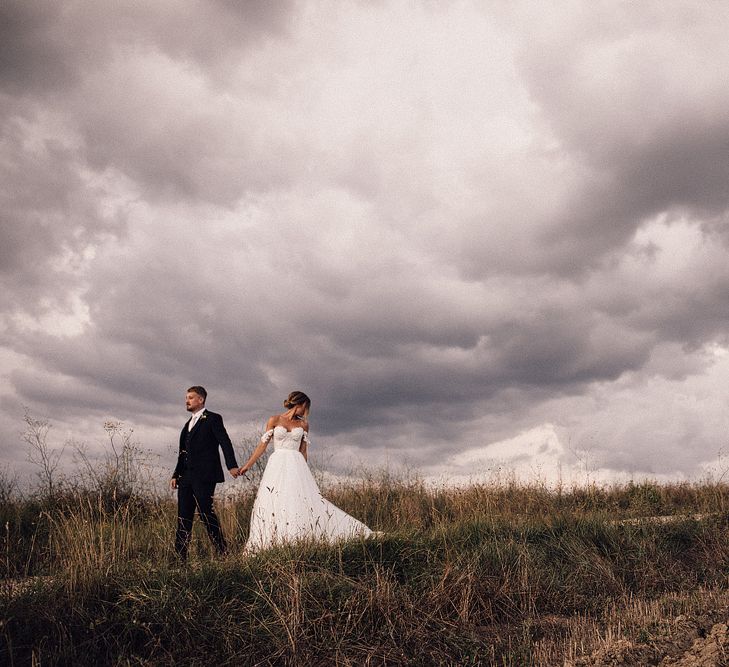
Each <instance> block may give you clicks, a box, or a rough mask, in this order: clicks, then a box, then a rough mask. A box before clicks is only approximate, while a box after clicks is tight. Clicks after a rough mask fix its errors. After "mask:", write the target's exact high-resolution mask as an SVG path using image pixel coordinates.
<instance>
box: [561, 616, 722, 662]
mask: <svg viewBox="0 0 729 667" xmlns="http://www.w3.org/2000/svg"><path fill="white" fill-rule="evenodd" d="M717 613H719V612H717ZM721 613H722V614H723V616H724V620H723V621H720V622H716V618H715V617H716V614H707V615H706V616H702V617H697V618H692V617H689V616H678V617H676V618H675V619H673V621H671V622H666V624H665V625H664V626H663V627H659V628H655V634H653V635H647V634H646V635H645V636H643V637H642V640H641V641H634V640H630V639H626V638H619V639H617V638H616V639H612V640H606V641H604V643H603V645H602V646H600V647H599V648H597V649H596V650H595V651H593V652H592V653H591V654H590V655H589V656H584V657H581V658H578V659H576V660H574V661H567V662H565V663H564V665H565V667H617V666H622V667H646V666H647V665H656V666H658V667H669V666H670V667H673V666H677V667H726V666H727V665H729V630H728V628H727V623H728V622H729V610H727V609H724V610H722V612H721Z"/></svg>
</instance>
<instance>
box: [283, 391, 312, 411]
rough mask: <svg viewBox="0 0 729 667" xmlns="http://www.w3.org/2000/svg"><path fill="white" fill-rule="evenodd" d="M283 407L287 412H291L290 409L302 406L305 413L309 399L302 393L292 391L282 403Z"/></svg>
mask: <svg viewBox="0 0 729 667" xmlns="http://www.w3.org/2000/svg"><path fill="white" fill-rule="evenodd" d="M283 405H284V407H285V408H286V409H287V410H291V408H295V407H296V406H297V405H303V406H304V407H305V408H306V411H307V412H309V408H310V407H311V399H310V398H309V397H308V396H307V395H306V394H305V393H304V392H303V391H292V392H291V393H290V394H289V395H288V397H287V398H286V400H285V401H284V402H283Z"/></svg>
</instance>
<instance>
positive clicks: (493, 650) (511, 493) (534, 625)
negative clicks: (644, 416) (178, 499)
mask: <svg viewBox="0 0 729 667" xmlns="http://www.w3.org/2000/svg"><path fill="white" fill-rule="evenodd" d="M728 490H729V489H728V488H727V486H726V485H722V484H710V483H706V484H696V485H690V484H675V485H657V484H649V483H645V484H641V485H632V484H631V485H625V486H614V487H595V486H593V487H588V488H584V489H582V488H580V489H571V490H569V491H565V490H557V491H553V490H548V489H545V488H543V487H540V486H536V485H535V486H528V485H521V486H520V485H516V484H510V485H495V486H486V485H475V486H471V487H468V488H464V489H441V490H432V489H428V488H427V487H426V486H425V485H424V484H422V483H421V482H419V481H418V480H412V479H410V480H397V479H392V478H389V477H387V476H383V477H381V478H380V479H375V478H372V477H371V478H369V479H365V480H363V481H361V482H359V483H353V484H350V485H347V486H341V487H338V488H335V489H330V490H329V492H328V493H327V495H328V497H329V498H330V499H331V500H332V501H333V502H335V503H336V504H338V505H339V506H341V507H342V508H343V509H345V510H346V511H349V512H350V513H352V514H353V515H355V516H356V517H357V518H359V519H362V520H363V521H365V522H366V523H368V524H369V525H370V526H371V527H373V528H375V529H378V530H383V531H385V533H386V534H385V536H384V537H382V538H378V539H372V540H363V541H352V542H348V543H346V544H340V545H336V546H324V545H319V544H308V545H293V546H289V547H286V548H280V549H275V550H270V551H267V552H264V553H262V554H259V555H258V556H256V557H248V558H246V557H243V556H242V555H241V553H240V552H241V548H242V545H243V544H244V542H245V538H246V533H247V521H248V516H249V513H250V506H251V503H252V498H251V497H246V498H242V499H240V500H239V501H237V502H235V503H227V504H223V505H221V506H220V507H219V514H220V516H221V521H222V524H223V527H224V530H225V531H226V534H227V535H228V537H229V541H230V542H231V554H230V555H229V556H228V557H227V558H225V559H222V560H214V559H213V558H212V556H211V554H210V551H209V546H208V544H207V539H206V537H205V536H204V535H203V534H202V531H201V530H199V526H198V529H197V530H196V534H195V537H194V549H193V554H192V559H191V563H190V565H188V566H187V567H177V566H175V565H173V564H172V562H171V541H172V533H173V530H174V520H175V508H174V506H173V504H172V502H171V501H169V500H163V499H158V500H150V499H147V500H145V499H141V498H131V499H127V500H126V501H125V502H122V503H117V504H114V503H109V502H107V500H108V499H104V498H94V497H93V495H90V494H76V495H74V494H71V495H69V496H62V495H59V496H58V497H55V498H53V499H52V500H49V499H46V500H45V501H43V502H40V501H31V500H18V499H15V500H10V499H7V500H6V501H5V502H4V503H3V504H2V505H1V506H0V520H1V521H2V525H3V526H5V534H4V538H3V540H4V541H3V544H2V558H3V567H4V569H5V572H4V574H5V577H6V578H12V579H13V580H15V581H17V580H18V578H19V577H23V576H28V575H29V576H31V577H33V576H35V577H37V578H36V579H30V580H29V582H30V583H29V584H28V585H27V586H26V587H16V588H15V589H14V591H13V592H12V593H9V592H6V593H5V594H3V595H0V610H1V612H0V619H1V621H2V626H1V627H0V663H3V664H30V663H31V662H33V661H34V660H35V661H36V663H40V664H75V665H98V664H149V665H152V664H154V665H172V664H185V665H188V664H189V665H196V664H200V665H211V664H216V665H249V664H250V665H258V664H261V665H266V664H283V665H287V664H290V665H328V664H341V665H362V664H373V665H378V664H383V665H384V664H388V665H393V664H394V665H398V664H403V665H406V664H407V665H438V664H444V665H446V664H459V665H468V664H498V665H528V664H547V662H545V661H546V660H547V658H546V657H545V656H551V657H552V658H554V660H555V663H554V664H562V663H561V662H559V659H560V656H562V655H566V653H567V652H569V651H574V645H575V641H576V639H575V637H576V635H575V632H576V631H575V628H576V627H578V625H579V627H580V628H581V630H580V632H582V633H583V634H585V636H587V634H589V633H587V631H586V630H585V629H584V623H585V622H586V619H596V622H598V621H599V619H609V618H611V616H610V614H612V615H613V616H614V615H615V613H616V612H615V609H616V608H618V607H620V605H628V604H634V603H635V601H636V600H640V601H643V603H644V605H645V607H646V609H648V608H649V607H650V605H651V604H653V603H654V601H657V600H661V599H663V598H664V597H665V596H667V595H673V596H678V598H677V599H679V600H680V601H681V602H680V604H679V603H676V604H678V605H679V606H680V605H684V607H686V606H687V605H688V606H690V605H689V602H688V601H689V600H693V597H692V596H694V595H695V593H696V591H697V590H700V589H710V590H713V591H722V590H725V589H726V588H727V581H728V579H727V578H728V575H729V512H727V510H726V504H725V503H726V499H727V497H728V496H727V491H728ZM655 515H671V516H673V517H675V519H674V520H673V521H670V522H666V523H656V522H637V523H632V522H630V521H626V520H630V519H635V518H636V517H640V516H655ZM696 515H700V516H699V517H698V518H696ZM196 523H198V522H196ZM712 595H718V593H713V594H712ZM655 604H657V602H656V603H655ZM691 604H694V605H700V602H698V601H696V602H692V603H691ZM650 608H651V609H653V611H652V612H651V613H652V614H653V615H654V616H655V615H656V614H658V613H659V612H657V611H655V609H654V607H650ZM631 613H633V612H631ZM634 616H635V614H634ZM631 618H632V617H631ZM636 618H637V616H636ZM545 619H563V622H562V621H560V623H561V625H560V624H559V623H558V624H557V626H555V627H557V629H555V627H551V626H550V629H549V632H546V631H545V627H546V626H545V623H547V620H545ZM550 622H551V621H550ZM554 622H555V623H556V622H557V621H554ZM606 622H607V621H606ZM580 624H582V625H580ZM639 626H640V621H638V620H636V621H635V627H636V630H635V632H636V636H641V637H642V636H643V634H640V633H641V632H642V633H644V634H645V633H646V632H647V631H646V630H645V628H644V627H642V626H640V627H639ZM545 634H549V635H551V638H550V639H549V640H548V639H547V638H546V637H545ZM593 634H595V641H598V639H597V635H598V634H599V633H593ZM646 636H647V635H646ZM547 641H549V642H552V643H551V644H549V646H548V647H547V644H546V643H545V642H547ZM570 647H572V648H570ZM540 656H541V657H540Z"/></svg>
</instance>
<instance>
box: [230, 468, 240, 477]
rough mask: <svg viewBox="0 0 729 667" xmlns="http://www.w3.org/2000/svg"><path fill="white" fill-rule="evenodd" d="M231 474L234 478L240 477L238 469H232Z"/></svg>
mask: <svg viewBox="0 0 729 667" xmlns="http://www.w3.org/2000/svg"><path fill="white" fill-rule="evenodd" d="M230 474H231V475H233V477H234V478H235V477H238V468H230Z"/></svg>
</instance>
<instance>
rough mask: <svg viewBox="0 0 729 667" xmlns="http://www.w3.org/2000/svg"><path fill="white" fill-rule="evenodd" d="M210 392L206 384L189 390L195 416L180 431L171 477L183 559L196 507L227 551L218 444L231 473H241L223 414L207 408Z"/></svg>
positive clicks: (178, 549)
mask: <svg viewBox="0 0 729 667" xmlns="http://www.w3.org/2000/svg"><path fill="white" fill-rule="evenodd" d="M207 395H208V392H206V391H205V388H204V387H199V386H196V387H190V388H189V389H188V390H187V394H186V395H185V407H186V408H187V411H188V412H190V413H192V416H191V417H190V419H189V420H188V421H187V423H186V424H185V426H184V427H183V429H182V433H180V454H179V456H178V458H177V466H176V467H175V472H174V473H173V474H172V479H171V480H170V487H171V488H172V489H177V531H176V533H175V551H176V552H177V555H178V556H179V557H180V559H181V560H182V561H185V560H186V559H187V549H188V547H189V546H190V537H191V536H192V521H193V518H194V516H195V508H197V511H198V514H199V515H200V518H201V519H202V522H203V524H205V528H206V529H207V531H208V535H209V536H210V540H211V541H212V543H213V546H214V547H215V549H216V551H217V552H218V554H221V555H222V554H223V553H225V539H224V538H223V534H222V533H221V532H220V523H219V522H218V517H217V516H216V515H215V510H214V509H213V494H214V493H215V485H216V484H217V483H218V482H222V481H223V480H224V477H223V468H222V466H221V465H220V454H219V452H218V447H219V446H220V447H221V448H222V449H223V455H224V456H225V465H226V467H227V468H228V470H230V474H231V475H233V477H238V464H237V463H236V460H235V453H234V452H233V444H232V443H231V441H230V438H229V437H228V433H227V432H226V430H225V426H223V418H222V417H221V416H220V415H219V414H216V413H215V412H210V411H209V410H206V409H205V399H206V398H207Z"/></svg>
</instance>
